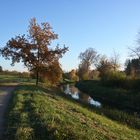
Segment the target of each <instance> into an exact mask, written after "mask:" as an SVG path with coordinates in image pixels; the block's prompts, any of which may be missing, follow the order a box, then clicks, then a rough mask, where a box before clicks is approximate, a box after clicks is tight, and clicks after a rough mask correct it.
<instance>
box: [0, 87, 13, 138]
mask: <svg viewBox="0 0 140 140" xmlns="http://www.w3.org/2000/svg"><path fill="white" fill-rule="evenodd" d="M15 87H16V85H14V86H0V139H2V135H3V132H4V119H5V116H4V114H5V111H6V108H7V106H8V102H9V99H10V97H11V92H12V91H13V90H14V89H15Z"/></svg>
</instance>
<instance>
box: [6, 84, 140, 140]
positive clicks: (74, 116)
mask: <svg viewBox="0 0 140 140" xmlns="http://www.w3.org/2000/svg"><path fill="white" fill-rule="evenodd" d="M54 91H55V90H51V89H50V90H44V89H41V88H37V87H35V86H33V85H28V86H27V85H22V86H19V88H17V90H16V91H15V92H14V93H13V97H12V99H11V103H10V107H9V111H8V112H7V129H6V134H5V135H6V138H7V139H8V140H14V139H16V140H52V139H54V140H96V139H97V140H139V139H140V135H139V134H140V131H139V130H135V129H132V128H129V127H127V126H125V125H121V124H119V123H117V122H115V121H112V120H110V119H108V118H106V117H104V116H101V115H98V114H96V113H95V112H94V111H91V110H90V109H87V108H86V107H82V106H80V104H79V103H76V102H74V101H71V100H69V99H66V98H64V97H63V96H59V94H60V93H59V94H58V93H57V94H56V92H54Z"/></svg>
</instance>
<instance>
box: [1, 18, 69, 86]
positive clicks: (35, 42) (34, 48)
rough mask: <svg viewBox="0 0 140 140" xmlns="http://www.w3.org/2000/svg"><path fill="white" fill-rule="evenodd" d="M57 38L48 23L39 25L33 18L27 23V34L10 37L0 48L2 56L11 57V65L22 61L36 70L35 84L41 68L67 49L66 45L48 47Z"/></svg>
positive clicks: (30, 68) (56, 58) (52, 61)
mask: <svg viewBox="0 0 140 140" xmlns="http://www.w3.org/2000/svg"><path fill="white" fill-rule="evenodd" d="M57 38H58V35H57V34H55V33H54V32H53V31H52V28H51V26H50V24H49V23H47V22H44V23H41V25H39V24H38V23H37V22H36V19H35V18H33V19H31V21H30V24H29V30H28V35H27V36H25V35H22V36H20V35H19V36H16V37H15V38H12V39H10V40H9V41H8V42H7V44H6V46H5V47H4V48H2V49H1V50H0V52H1V54H2V56H3V57H5V58H6V59H12V65H14V64H15V63H16V62H20V61H22V62H23V63H24V65H25V66H27V68H28V69H29V70H30V71H32V70H33V71H34V72H36V85H38V80H39V74H40V72H41V70H42V69H44V68H45V69H47V68H48V67H49V66H50V65H52V64H53V63H54V62H55V61H56V60H59V58H61V57H62V55H63V54H64V53H65V52H66V51H67V50H68V48H67V47H65V46H64V47H63V48H59V45H57V46H56V47H55V48H54V49H53V48H50V47H49V46H50V45H51V42H52V41H53V40H55V39H57Z"/></svg>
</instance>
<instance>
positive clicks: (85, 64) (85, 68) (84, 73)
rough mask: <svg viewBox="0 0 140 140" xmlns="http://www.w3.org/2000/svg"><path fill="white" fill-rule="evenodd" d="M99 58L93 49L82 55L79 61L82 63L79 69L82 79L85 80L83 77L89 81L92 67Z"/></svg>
mask: <svg viewBox="0 0 140 140" xmlns="http://www.w3.org/2000/svg"><path fill="white" fill-rule="evenodd" d="M98 58H99V55H97V52H96V51H95V50H94V49H93V48H88V49H86V50H85V51H84V52H81V53H80V55H79V59H80V60H81V62H80V64H79V69H78V75H79V78H80V79H83V77H85V78H86V79H88V74H89V70H90V67H91V66H93V65H95V63H96V61H97V60H98ZM85 78H84V79H85Z"/></svg>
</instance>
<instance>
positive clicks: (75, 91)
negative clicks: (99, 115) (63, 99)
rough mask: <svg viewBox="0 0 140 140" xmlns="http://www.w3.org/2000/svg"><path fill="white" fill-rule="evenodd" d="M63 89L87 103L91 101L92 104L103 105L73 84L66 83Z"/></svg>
mask: <svg viewBox="0 0 140 140" xmlns="http://www.w3.org/2000/svg"><path fill="white" fill-rule="evenodd" d="M62 90H63V91H64V93H65V94H68V95H71V97H72V98H73V99H75V100H80V101H83V102H86V103H89V104H91V105H94V106H96V107H101V103H100V102H98V101H95V100H93V98H91V97H90V96H89V95H87V94H85V93H83V92H81V91H79V90H78V88H76V87H75V86H73V85H69V84H67V85H64V86H63V87H62Z"/></svg>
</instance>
